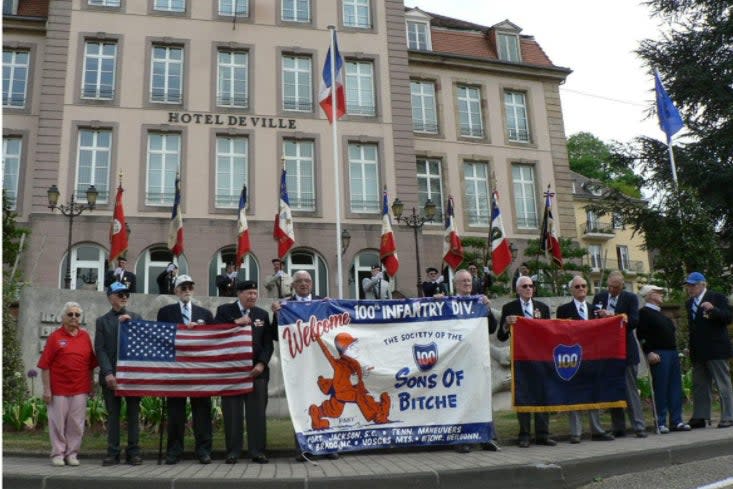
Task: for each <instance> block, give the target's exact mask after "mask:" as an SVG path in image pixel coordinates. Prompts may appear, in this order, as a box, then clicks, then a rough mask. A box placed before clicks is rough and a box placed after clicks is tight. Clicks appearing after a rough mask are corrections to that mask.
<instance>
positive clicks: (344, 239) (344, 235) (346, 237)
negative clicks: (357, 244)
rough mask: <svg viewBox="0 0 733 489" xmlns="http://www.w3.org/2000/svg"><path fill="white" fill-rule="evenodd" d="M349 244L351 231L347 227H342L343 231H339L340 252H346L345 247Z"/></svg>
mask: <svg viewBox="0 0 733 489" xmlns="http://www.w3.org/2000/svg"><path fill="white" fill-rule="evenodd" d="M350 244H351V233H350V232H349V230H348V229H346V228H344V229H343V231H341V254H342V255H344V254H345V253H346V249H347V248H348V247H349V245H350Z"/></svg>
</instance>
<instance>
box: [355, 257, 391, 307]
mask: <svg viewBox="0 0 733 489" xmlns="http://www.w3.org/2000/svg"><path fill="white" fill-rule="evenodd" d="M361 288H362V289H363V290H364V297H365V298H366V299H372V300H373V299H376V300H381V299H391V298H392V290H391V289H390V287H389V282H387V281H386V280H385V279H384V273H383V272H382V265H381V264H379V263H377V264H376V265H372V276H371V277H364V279H363V280H362V281H361Z"/></svg>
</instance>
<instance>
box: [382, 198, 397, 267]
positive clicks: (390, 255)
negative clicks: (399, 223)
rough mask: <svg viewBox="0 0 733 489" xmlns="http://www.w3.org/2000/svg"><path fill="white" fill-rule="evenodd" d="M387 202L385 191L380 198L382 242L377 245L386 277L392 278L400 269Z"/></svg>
mask: <svg viewBox="0 0 733 489" xmlns="http://www.w3.org/2000/svg"><path fill="white" fill-rule="evenodd" d="M388 202H389V201H388V199H387V192H386V191H385V192H384V197H383V198H382V240H381V242H380V243H379V259H380V260H381V262H382V264H384V269H385V270H386V271H387V275H389V276H390V277H394V276H395V275H397V270H398V269H399V268H400V260H399V259H398V258H397V243H396V242H395V239H394V232H392V222H391V220H390V218H389V203H388Z"/></svg>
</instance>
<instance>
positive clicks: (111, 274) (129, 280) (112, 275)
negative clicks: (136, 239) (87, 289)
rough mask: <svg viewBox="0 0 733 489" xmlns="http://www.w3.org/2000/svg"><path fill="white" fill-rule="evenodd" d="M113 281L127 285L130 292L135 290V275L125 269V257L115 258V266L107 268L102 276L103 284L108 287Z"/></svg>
mask: <svg viewBox="0 0 733 489" xmlns="http://www.w3.org/2000/svg"><path fill="white" fill-rule="evenodd" d="M113 282H120V283H122V284H124V285H125V287H127V289H128V290H129V291H130V292H131V293H133V294H134V293H135V292H137V285H136V282H137V277H136V276H135V274H134V273H132V272H129V271H128V270H127V258H125V257H124V256H121V257H119V258H118V259H117V268H115V269H114V270H109V271H108V272H107V273H106V274H105V276H104V286H105V287H109V286H110V285H112V283H113Z"/></svg>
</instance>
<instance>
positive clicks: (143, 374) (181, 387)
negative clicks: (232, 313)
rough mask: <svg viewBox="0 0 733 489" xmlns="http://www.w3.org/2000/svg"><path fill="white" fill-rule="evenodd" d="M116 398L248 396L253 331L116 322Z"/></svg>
mask: <svg viewBox="0 0 733 489" xmlns="http://www.w3.org/2000/svg"><path fill="white" fill-rule="evenodd" d="M117 354H118V356H119V359H118V361H117V373H116V375H115V376H116V377H117V385H118V388H117V391H116V392H115V393H116V394H117V395H120V396H136V397H143V396H144V397H148V396H151V397H152V396H156V397H160V396H167V397H210V396H222V395H224V396H232V395H238V394H246V393H249V392H252V377H251V372H252V354H253V353H252V328H251V327H250V326H246V327H241V326H236V327H235V325H234V324H211V325H197V326H196V327H195V328H193V329H189V327H188V326H186V325H185V324H175V323H164V322H158V321H125V322H123V323H120V330H119V349H118V353H117Z"/></svg>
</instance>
